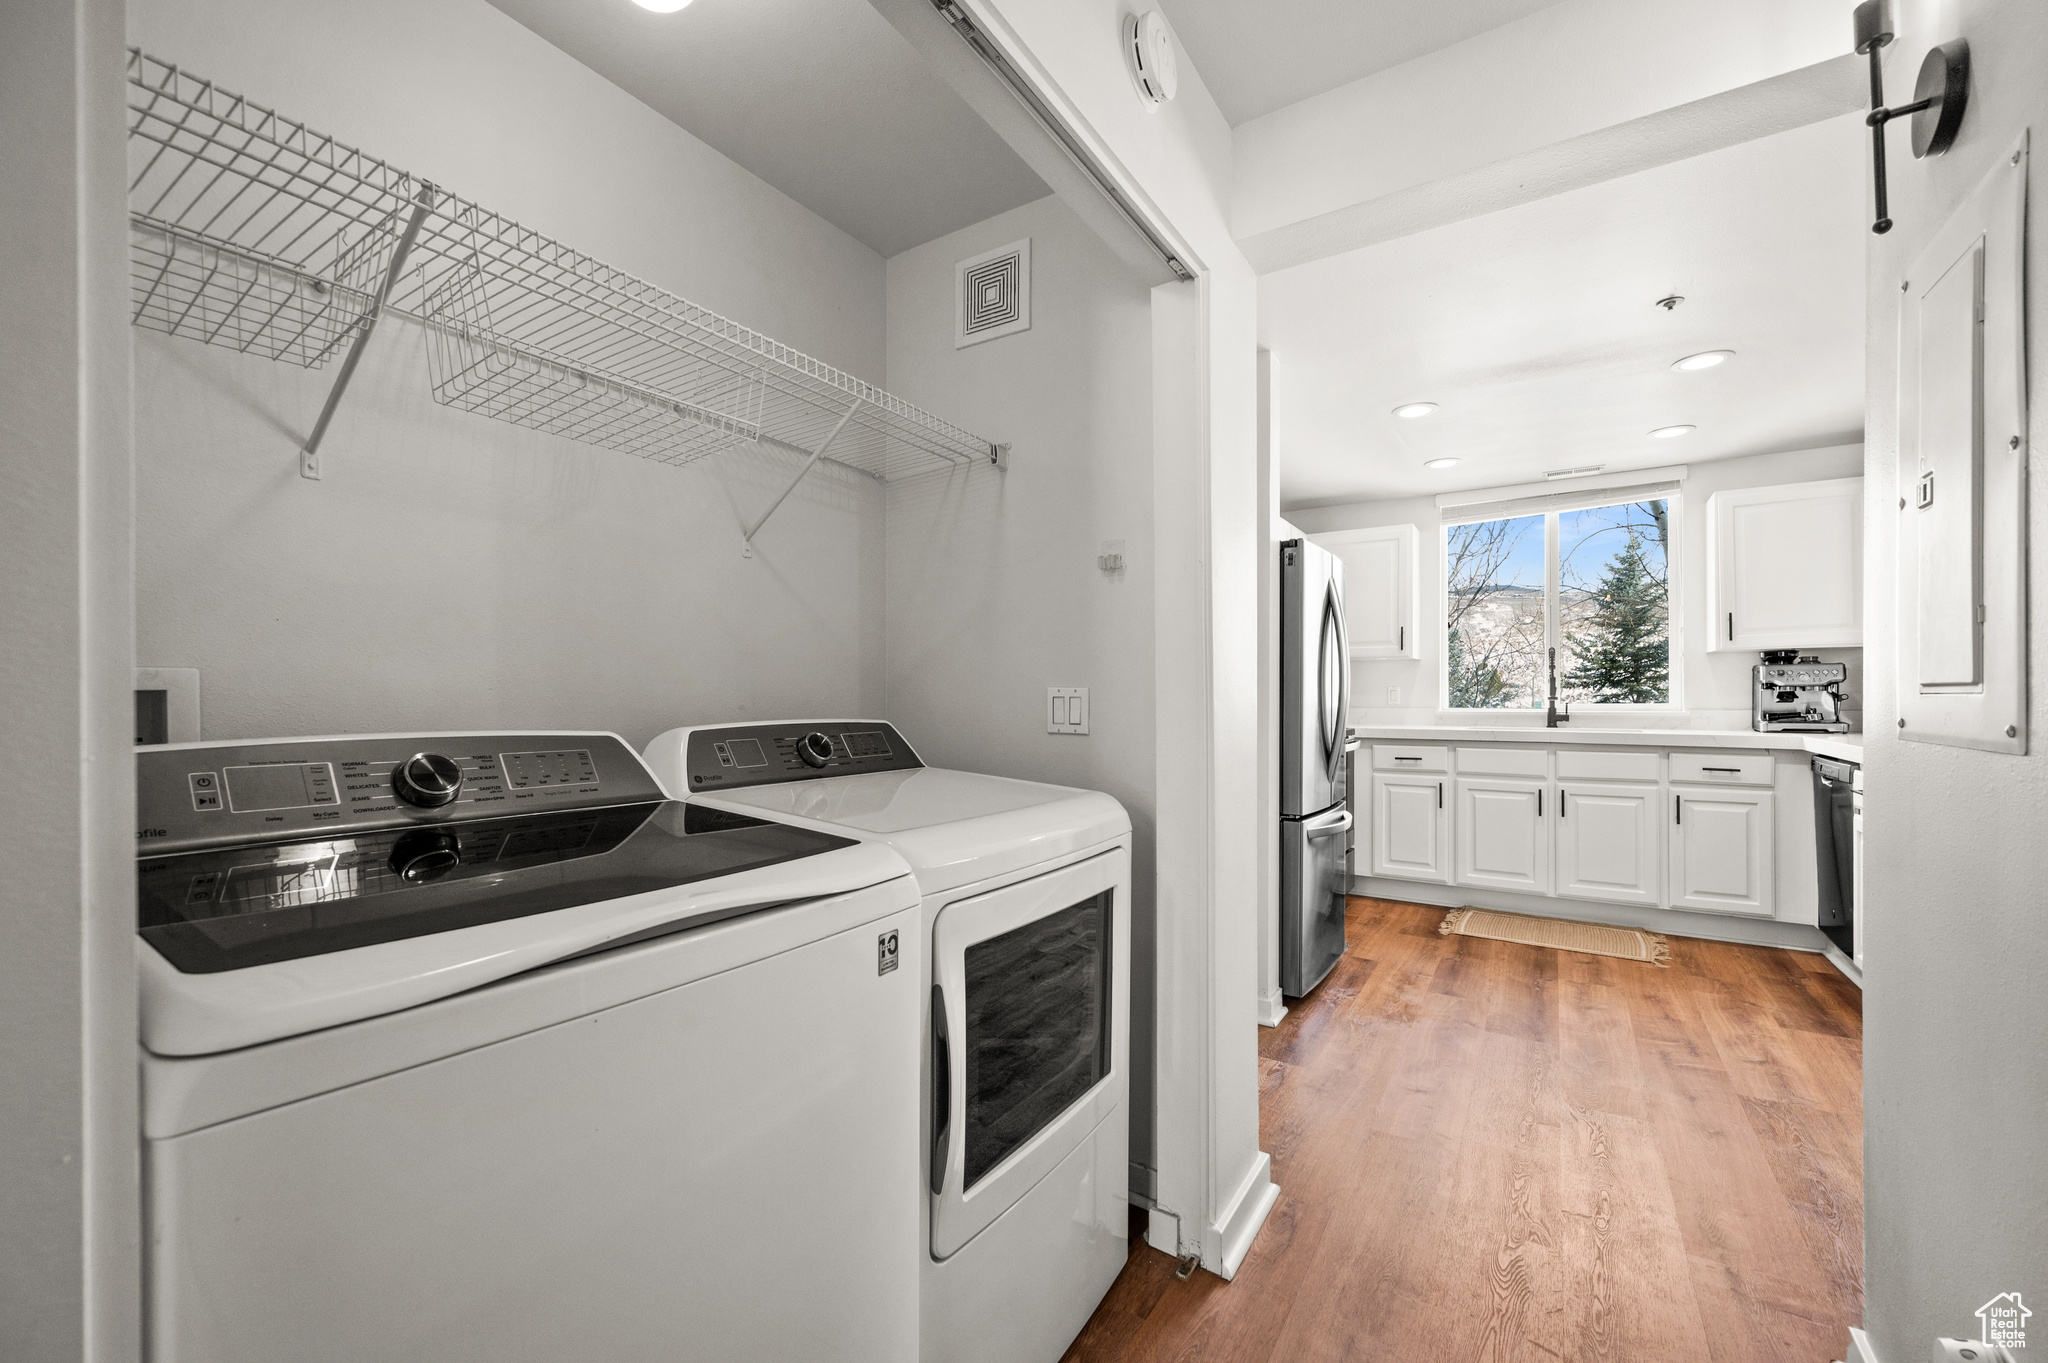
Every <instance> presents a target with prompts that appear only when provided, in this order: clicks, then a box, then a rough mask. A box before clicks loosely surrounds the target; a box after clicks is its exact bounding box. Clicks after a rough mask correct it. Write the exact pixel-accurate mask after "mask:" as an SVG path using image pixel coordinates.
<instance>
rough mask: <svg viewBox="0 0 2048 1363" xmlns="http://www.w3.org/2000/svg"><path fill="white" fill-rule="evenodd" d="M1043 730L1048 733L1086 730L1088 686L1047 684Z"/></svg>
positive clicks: (1074, 732) (1068, 732)
mask: <svg viewBox="0 0 2048 1363" xmlns="http://www.w3.org/2000/svg"><path fill="white" fill-rule="evenodd" d="M1045 731H1046V732H1047V733H1049V734H1085V733H1087V732H1088V688H1087V687H1085V686H1048V687H1046V688H1045Z"/></svg>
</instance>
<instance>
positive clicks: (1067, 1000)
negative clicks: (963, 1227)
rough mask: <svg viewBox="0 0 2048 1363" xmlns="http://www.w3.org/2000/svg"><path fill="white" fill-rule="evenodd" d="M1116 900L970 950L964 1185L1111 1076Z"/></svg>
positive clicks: (1090, 901)
mask: <svg viewBox="0 0 2048 1363" xmlns="http://www.w3.org/2000/svg"><path fill="white" fill-rule="evenodd" d="M1114 896H1115V891H1114V890H1104V891H1102V892H1101V893H1099V894H1094V895H1090V896H1089V897H1088V898H1086V899H1084V900H1082V901H1081V902H1080V903H1078V904H1074V905H1072V906H1070V907H1068V908H1064V909H1061V910H1059V911H1057V912H1055V913H1050V914H1047V915H1046V916H1045V917H1043V918H1040V919H1036V920H1034V921H1033V922H1029V923H1026V924H1025V925H1024V926H1022V927H1019V928H1012V929H1010V931H1008V932H1006V933H1003V934H1001V935H1000V936H996V937H991V938H989V939H987V940H986V941H981V942H976V943H975V944H974V945H973V946H971V947H969V948H967V959H966V963H965V964H966V970H965V974H966V981H967V997H966V999H965V1000H963V1003H964V1011H965V1013H966V1014H967V1030H966V1036H965V1043H966V1048H967V1056H966V1062H967V1089H966V1093H965V1095H964V1098H965V1107H966V1119H967V1131H966V1136H967V1163H966V1167H965V1169H964V1171H963V1173H964V1176H965V1180H966V1185H967V1187H969V1188H972V1187H974V1186H975V1185H976V1184H977V1183H979V1182H981V1180H982V1178H983V1177H984V1176H985V1175H986V1174H987V1173H988V1171H989V1170H991V1169H993V1168H995V1167H996V1166H997V1165H998V1164H1001V1163H1002V1162H1003V1161H1004V1160H1005V1159H1008V1158H1009V1157H1010V1155H1011V1154H1012V1153H1013V1152H1015V1151H1016V1150H1018V1149H1019V1148H1020V1147H1022V1146H1023V1144H1024V1143H1025V1142H1026V1141H1028V1140H1030V1139H1031V1138H1032V1137H1033V1136H1035V1135H1037V1134H1038V1133H1039V1132H1041V1131H1043V1130H1044V1129H1045V1128H1046V1127H1048V1126H1050V1125H1051V1124H1052V1122H1053V1119H1054V1118H1056V1117H1058V1116H1059V1115H1060V1114H1061V1113H1062V1112H1065V1111H1066V1110H1067V1108H1069V1107H1070V1106H1072V1105H1073V1103H1074V1100H1075V1099H1077V1098H1079V1097H1081V1095H1083V1094H1085V1093H1086V1092H1088V1090H1089V1089H1092V1088H1094V1087H1095V1085H1096V1084H1098V1083H1100V1082H1101V1081H1102V1079H1103V1078H1104V1077H1105V1076H1107V1075H1108V1073H1109V1018H1110V997H1109V993H1110V962H1109V952H1110V936H1111V925H1112V922H1113V920H1112V918H1111V915H1110V907H1111V901H1112V900H1113V898H1114Z"/></svg>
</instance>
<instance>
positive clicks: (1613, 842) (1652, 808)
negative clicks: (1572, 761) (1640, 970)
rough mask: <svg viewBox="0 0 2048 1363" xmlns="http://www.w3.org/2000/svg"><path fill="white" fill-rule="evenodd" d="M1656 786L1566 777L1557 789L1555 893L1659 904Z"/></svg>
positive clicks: (1661, 895) (1660, 841) (1661, 845)
mask: <svg viewBox="0 0 2048 1363" xmlns="http://www.w3.org/2000/svg"><path fill="white" fill-rule="evenodd" d="M1662 795H1663V792H1662V790H1661V789H1660V788H1659V787H1657V786H1628V785H1606V784H1600V783H1595V782H1590V781H1567V782H1564V783H1563V784H1561V785H1560V786H1559V787H1558V792H1557V819H1556V824H1557V893H1558V894H1559V895H1560V896H1562V897H1564V898H1567V899H1604V900H1610V901H1612V902H1614V903H1618V904H1645V905H1648V906H1650V907H1652V908H1656V907H1658V906H1660V905H1662V904H1663V902H1664V840H1663V838H1661V837H1660V836H1658V832H1659V830H1658V819H1657V807H1658V805H1659V804H1661V803H1662Z"/></svg>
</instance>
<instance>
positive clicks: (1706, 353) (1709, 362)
mask: <svg viewBox="0 0 2048 1363" xmlns="http://www.w3.org/2000/svg"><path fill="white" fill-rule="evenodd" d="M1734 358H1735V352H1734V351H1732V350H1702V351H1701V352H1700V353H1699V354H1697V355H1688V356H1686V357H1685V358H1684V359H1682V360H1680V361H1679V362H1678V363H1677V364H1674V365H1672V366H1671V367H1672V368H1673V369H1686V370H1691V369H1712V368H1713V367H1714V366H1715V365H1717V364H1726V363H1728V361H1730V360H1732V359H1734Z"/></svg>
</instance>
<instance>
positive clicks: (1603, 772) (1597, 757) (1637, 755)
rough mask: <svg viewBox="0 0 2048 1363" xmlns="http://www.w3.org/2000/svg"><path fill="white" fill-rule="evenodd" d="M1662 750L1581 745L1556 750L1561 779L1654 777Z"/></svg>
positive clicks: (1559, 778)
mask: <svg viewBox="0 0 2048 1363" xmlns="http://www.w3.org/2000/svg"><path fill="white" fill-rule="evenodd" d="M1661 760H1662V754H1660V753H1654V752H1645V751H1642V750H1640V749H1639V750H1637V751H1635V752H1585V751H1582V750H1581V749H1578V748H1559V749H1558V750H1557V779H1558V780H1560V781H1654V780H1656V779H1657V776H1658V764H1659V763H1660V761H1661Z"/></svg>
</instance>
